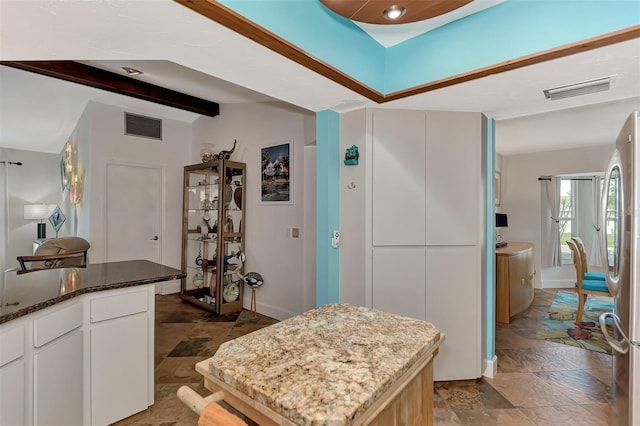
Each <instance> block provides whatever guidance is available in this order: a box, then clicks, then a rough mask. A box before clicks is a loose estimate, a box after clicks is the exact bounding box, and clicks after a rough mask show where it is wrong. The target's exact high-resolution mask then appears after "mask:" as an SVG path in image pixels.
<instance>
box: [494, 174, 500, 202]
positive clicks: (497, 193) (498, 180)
mask: <svg viewBox="0 0 640 426" xmlns="http://www.w3.org/2000/svg"><path fill="white" fill-rule="evenodd" d="M500 181H501V174H500V172H496V187H495V189H494V191H495V196H496V206H498V207H500V190H501V182H500Z"/></svg>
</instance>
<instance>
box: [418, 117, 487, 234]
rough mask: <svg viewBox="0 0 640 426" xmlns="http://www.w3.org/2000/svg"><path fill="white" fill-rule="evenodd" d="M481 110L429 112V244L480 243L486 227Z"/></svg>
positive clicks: (427, 223) (427, 201) (427, 218)
mask: <svg viewBox="0 0 640 426" xmlns="http://www.w3.org/2000/svg"><path fill="white" fill-rule="evenodd" d="M481 117H482V116H481V115H480V114H478V113H465V112H437V111H433V112H432V111H429V112H428V113H427V155H426V158H427V160H426V180H427V199H426V203H427V205H428V206H429V208H428V209H427V212H426V234H427V245H432V246H438V245H448V246H451V245H475V244H477V240H478V227H479V226H480V221H479V219H480V217H481V215H480V214H479V208H478V197H479V196H480V194H482V193H483V191H484V190H483V187H482V182H483V180H482V179H481V177H480V152H481V146H482V145H481V142H482V135H481Z"/></svg>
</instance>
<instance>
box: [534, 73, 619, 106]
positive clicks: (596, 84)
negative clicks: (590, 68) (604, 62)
mask: <svg viewBox="0 0 640 426" xmlns="http://www.w3.org/2000/svg"><path fill="white" fill-rule="evenodd" d="M615 79H616V76H615V75H610V76H608V77H601V78H594V79H593V80H586V81H581V82H579V83H573V84H567V85H565V86H558V87H553V88H551V89H547V90H543V92H544V96H545V98H547V99H549V100H552V101H554V100H556V99H564V98H570V97H572V96H580V95H586V94H589V93H596V92H602V91H605V90H609V89H611V85H612V84H613V82H614V81H615Z"/></svg>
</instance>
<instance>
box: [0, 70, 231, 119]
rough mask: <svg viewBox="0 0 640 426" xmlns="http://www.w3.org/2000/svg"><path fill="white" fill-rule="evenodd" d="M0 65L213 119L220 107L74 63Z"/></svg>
mask: <svg viewBox="0 0 640 426" xmlns="http://www.w3.org/2000/svg"><path fill="white" fill-rule="evenodd" d="M0 65H6V66H8V67H12V68H17V69H21V70H24V71H30V72H34V73H36V74H41V75H46V76H48V77H54V78H59V79H61V80H65V81H70V82H72V83H78V84H82V85H85V86H89V87H94V88H96V89H102V90H106V91H109V92H113V93H117V94H119V95H124V96H130V97H133V98H138V99H142V100H144V101H149V102H154V103H157V104H161V105H166V106H169V107H172V108H178V109H181V110H185V111H190V112H194V113H196V114H201V115H206V116H209V117H215V116H216V115H219V114H220V105H218V104H217V103H216V102H211V101H208V100H206V99H201V98H197V97H195V96H191V95H186V94H184V93H180V92H176V91H175V90H171V89H166V88H164V87H160V86H156V85H155V84H151V83H147V82H144V81H140V80H136V79H133V78H130V77H127V76H124V75H120V74H116V73H113V72H110V71H105V70H103V69H100V68H95V67H92V66H89V65H85V64H81V63H80V62H75V61H0Z"/></svg>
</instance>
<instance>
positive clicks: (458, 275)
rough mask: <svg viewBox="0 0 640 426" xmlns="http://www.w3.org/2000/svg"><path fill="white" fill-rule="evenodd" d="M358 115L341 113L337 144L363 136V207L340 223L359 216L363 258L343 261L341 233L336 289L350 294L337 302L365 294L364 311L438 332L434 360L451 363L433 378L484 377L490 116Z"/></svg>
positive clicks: (435, 113) (382, 111) (378, 111)
mask: <svg viewBox="0 0 640 426" xmlns="http://www.w3.org/2000/svg"><path fill="white" fill-rule="evenodd" d="M360 114H361V112H350V113H345V115H346V116H347V118H346V119H345V120H341V122H343V123H344V126H345V127H344V128H342V129H341V138H349V140H358V138H357V137H356V135H357V129H360V132H361V134H363V135H365V136H364V139H365V146H364V148H361V150H360V154H361V160H362V159H364V161H362V163H363V164H364V165H365V171H364V177H363V178H362V177H361V178H360V179H362V182H358V184H360V187H363V188H364V193H365V197H364V200H363V202H362V205H356V206H354V205H353V204H354V203H353V202H351V203H349V204H347V203H345V204H344V206H347V207H343V211H341V220H342V219H343V218H347V219H352V218H355V217H360V218H364V221H365V231H364V233H365V234H364V237H363V238H362V241H357V242H354V243H353V244H355V245H357V246H362V247H364V252H365V253H366V256H367V257H366V259H365V261H364V264H355V263H354V262H353V261H352V259H351V258H346V257H344V256H343V253H342V250H344V252H345V253H347V252H349V250H350V248H348V247H347V246H348V245H349V244H352V242H351V241H350V240H349V238H348V236H349V235H350V234H349V231H350V229H348V228H347V229H345V230H344V235H345V238H344V239H343V241H342V249H341V262H340V265H341V269H344V271H341V277H350V280H349V282H344V281H341V283H340V285H341V287H342V286H349V289H348V290H343V289H342V288H341V290H340V292H341V295H342V294H349V295H350V298H351V299H352V300H357V299H358V297H357V296H358V295H357V294H355V293H356V291H359V289H360V288H362V289H363V290H360V291H363V292H364V295H362V297H361V299H364V300H365V303H366V304H367V305H368V304H370V306H371V307H373V308H375V309H380V310H383V311H389V312H394V313H397V314H400V315H406V316H409V317H413V318H417V319H421V320H426V321H429V322H432V323H433V324H435V325H436V327H438V329H440V330H442V331H443V332H444V333H445V334H446V335H447V339H446V341H445V342H444V343H443V345H442V346H441V348H440V353H441V354H447V355H446V356H441V357H439V358H438V360H437V361H436V363H435V371H434V375H435V378H436V380H455V379H471V378H477V377H480V375H481V362H482V353H481V337H482V335H481V333H482V331H481V328H480V326H479V324H481V294H480V291H479V290H480V289H481V288H482V285H483V277H482V268H481V258H482V254H483V241H484V232H485V231H484V217H485V197H484V194H485V193H486V188H485V186H486V182H485V179H484V178H483V175H482V170H483V157H482V152H483V149H484V147H485V146H486V136H485V135H486V132H485V130H486V128H485V127H486V126H485V123H486V118H485V117H484V116H483V115H482V114H480V113H469V112H440V111H415V110H387V109H368V110H366V120H362V119H360ZM355 118H357V119H355ZM347 145H349V142H347ZM351 175H353V173H351ZM349 179H353V177H352V176H350V177H349ZM349 183H350V182H349V181H343V182H341V184H342V186H343V187H347V185H348V184H349ZM360 187H358V188H359V190H360V191H362V190H363V189H362V188H360ZM354 191H355V190H354ZM354 191H352V192H354ZM344 196H350V194H349V192H348V191H347V192H344ZM350 201H351V200H350ZM345 208H350V209H351V211H344V209H345ZM362 210H364V214H362ZM354 212H356V213H358V214H357V215H356V214H354ZM350 223H353V220H351V222H350ZM354 277H355V278H356V279H354ZM357 277H362V281H364V284H361V283H362V281H360V282H358V280H357Z"/></svg>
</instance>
